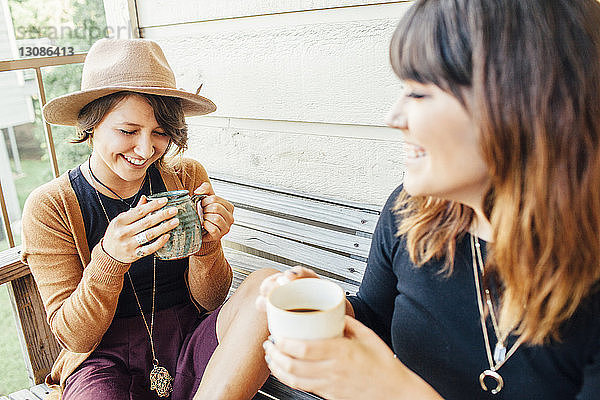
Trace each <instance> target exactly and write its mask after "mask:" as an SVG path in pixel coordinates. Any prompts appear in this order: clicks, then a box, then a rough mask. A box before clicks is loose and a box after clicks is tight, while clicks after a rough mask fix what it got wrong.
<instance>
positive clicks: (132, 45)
mask: <svg viewBox="0 0 600 400" xmlns="http://www.w3.org/2000/svg"><path fill="white" fill-rule="evenodd" d="M124 90H126V91H131V92H138V93H148V94H156V95H159V96H171V97H178V98H180V99H181V100H182V105H183V112H184V114H185V115H186V116H192V115H204V114H208V113H211V112H213V111H215V110H216V109H217V107H216V106H215V104H214V103H213V102H212V101H210V100H209V99H207V98H205V97H202V96H199V95H198V94H194V93H190V92H186V91H185V90H182V89H177V88H176V86H175V75H174V74H173V71H172V70H171V67H169V63H168V62H167V59H166V58H165V55H164V53H163V51H162V50H161V48H160V47H159V46H158V44H156V43H155V42H153V41H151V40H147V39H100V40H98V41H97V42H96V43H94V45H93V46H92V47H91V48H90V50H89V51H88V54H87V56H86V58H85V62H84V64H83V73H82V76H81V90H80V91H78V92H73V93H69V94H66V95H64V96H60V97H57V98H55V99H52V100H51V101H50V102H48V103H47V104H46V105H45V106H44V108H43V114H44V119H45V120H46V121H47V122H49V123H51V124H57V125H71V126H75V125H77V116H78V115H79V111H81V109H82V108H83V107H84V106H85V105H86V104H88V103H90V102H92V101H94V100H96V99H98V98H100V97H102V96H106V95H108V94H111V93H116V92H120V91H124Z"/></svg>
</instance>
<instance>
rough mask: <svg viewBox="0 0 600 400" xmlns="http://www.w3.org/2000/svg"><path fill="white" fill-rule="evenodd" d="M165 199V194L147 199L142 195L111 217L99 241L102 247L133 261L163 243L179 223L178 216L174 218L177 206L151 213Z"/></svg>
mask: <svg viewBox="0 0 600 400" xmlns="http://www.w3.org/2000/svg"><path fill="white" fill-rule="evenodd" d="M166 203H167V199H166V198H161V199H157V200H152V201H150V202H149V201H148V200H147V199H146V197H145V196H142V198H141V199H140V201H139V202H138V204H137V205H136V206H135V207H134V208H132V209H131V210H129V211H125V212H122V213H121V214H119V215H117V216H116V217H115V218H113V220H112V221H110V223H109V224H108V228H107V229H106V232H105V233H104V238H103V239H102V242H101V243H102V248H103V249H104V251H105V252H106V253H107V254H108V255H109V256H111V257H112V258H114V259H115V260H117V261H120V262H123V263H132V262H134V261H137V260H139V259H140V258H142V257H145V256H147V255H149V254H153V253H154V252H156V251H157V250H158V249H160V248H161V247H163V246H164V245H165V243H167V240H169V233H168V232H169V231H171V230H172V229H173V228H175V227H176V226H177V225H179V219H178V218H173V217H174V216H176V215H177V208H176V207H168V208H165V209H163V210H161V211H159V212H156V213H154V214H151V213H152V212H154V211H157V210H160V209H161V208H162V207H164V206H165V204H166ZM136 235H137V237H136ZM154 239H156V241H154V242H151V241H152V240H154ZM149 242H151V243H149Z"/></svg>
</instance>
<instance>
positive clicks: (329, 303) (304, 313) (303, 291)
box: [267, 278, 346, 339]
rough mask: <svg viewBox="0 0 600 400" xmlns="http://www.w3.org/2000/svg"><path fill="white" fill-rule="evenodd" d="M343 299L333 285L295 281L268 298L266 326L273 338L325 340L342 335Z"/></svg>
mask: <svg viewBox="0 0 600 400" xmlns="http://www.w3.org/2000/svg"><path fill="white" fill-rule="evenodd" d="M345 300H346V296H345V294H344V290H343V289H342V288H341V287H340V286H339V285H338V284H336V283H333V282H331V281H327V280H324V279H318V278H303V279H296V280H293V281H291V282H289V283H286V284H284V285H282V286H279V287H276V288H275V289H273V290H272V291H271V293H269V296H268V297H267V322H268V325H269V331H270V332H271V335H273V336H274V337H275V338H278V337H285V338H291V339H328V338H333V337H339V336H342V335H343V333H344V315H345V314H346V301H345Z"/></svg>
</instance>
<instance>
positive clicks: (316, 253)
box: [223, 224, 366, 282]
mask: <svg viewBox="0 0 600 400" xmlns="http://www.w3.org/2000/svg"><path fill="white" fill-rule="evenodd" d="M223 243H224V245H225V246H228V247H232V248H237V249H239V250H242V251H246V252H247V251H250V252H252V249H254V250H255V251H259V252H264V253H267V254H271V255H273V257H274V258H272V259H273V260H276V261H279V262H284V263H285V264H288V265H290V266H294V265H305V266H308V267H311V268H313V269H315V270H317V271H319V270H320V271H327V272H330V273H332V274H335V275H338V276H340V277H344V278H346V279H348V280H349V281H350V282H352V281H354V282H360V281H361V280H362V276H363V273H364V271H365V268H366V260H360V259H353V258H351V257H348V256H345V255H342V254H336V253H334V252H331V251H327V250H323V249H319V248H317V247H313V246H309V245H306V244H302V243H298V242H295V241H293V240H288V239H285V238H280V237H276V236H273V235H270V234H268V233H264V232H260V231H256V230H252V229H249V228H246V227H243V226H239V225H235V224H234V225H233V226H232V227H231V230H230V231H229V233H228V234H227V236H225V237H224V238H223ZM236 244H238V245H242V246H243V247H244V248H239V247H237V246H236ZM277 257H281V258H283V259H285V260H277ZM265 258H266V257H265Z"/></svg>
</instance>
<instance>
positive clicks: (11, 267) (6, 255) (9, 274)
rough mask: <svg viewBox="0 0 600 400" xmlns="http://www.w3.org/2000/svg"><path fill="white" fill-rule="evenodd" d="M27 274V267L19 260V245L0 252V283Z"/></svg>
mask: <svg viewBox="0 0 600 400" xmlns="http://www.w3.org/2000/svg"><path fill="white" fill-rule="evenodd" d="M28 274H29V267H28V266H27V265H25V264H23V263H22V262H21V247H20V246H18V247H13V248H10V249H8V250H4V251H1V252H0V285H2V284H4V283H7V282H10V281H12V280H15V279H17V278H20V277H22V276H25V275H28Z"/></svg>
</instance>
